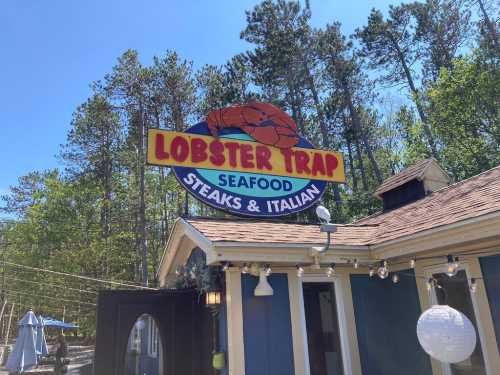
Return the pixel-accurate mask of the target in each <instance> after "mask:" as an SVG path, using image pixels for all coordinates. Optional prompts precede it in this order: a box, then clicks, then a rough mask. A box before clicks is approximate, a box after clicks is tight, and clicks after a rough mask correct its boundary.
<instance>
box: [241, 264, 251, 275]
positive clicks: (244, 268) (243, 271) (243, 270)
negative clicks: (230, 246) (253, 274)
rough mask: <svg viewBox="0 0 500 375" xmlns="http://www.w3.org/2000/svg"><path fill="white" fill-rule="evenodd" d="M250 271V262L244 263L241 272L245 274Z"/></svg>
mask: <svg viewBox="0 0 500 375" xmlns="http://www.w3.org/2000/svg"><path fill="white" fill-rule="evenodd" d="M248 272H250V267H248V264H246V263H245V264H244V265H243V268H242V269H241V273H243V274H245V273H248Z"/></svg>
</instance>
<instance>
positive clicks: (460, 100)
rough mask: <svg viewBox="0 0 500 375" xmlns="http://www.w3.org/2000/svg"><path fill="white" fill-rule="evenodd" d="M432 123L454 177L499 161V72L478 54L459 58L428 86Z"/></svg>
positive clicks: (466, 175)
mask: <svg viewBox="0 0 500 375" xmlns="http://www.w3.org/2000/svg"><path fill="white" fill-rule="evenodd" d="M428 96H429V103H430V108H431V109H432V111H431V117H430V119H431V121H432V123H433V128H434V130H435V132H436V134H437V135H438V136H439V137H440V139H441V142H442V144H443V146H442V154H443V160H445V161H446V166H447V167H448V169H449V170H450V171H451V172H452V173H453V175H454V176H455V178H456V179H462V178H466V177H470V176H472V175H475V174H477V173H479V172H481V171H484V170H487V169H489V168H492V167H494V166H496V165H498V164H499V163H500V117H499V103H500V72H499V69H498V63H497V62H495V61H493V62H491V61H487V60H484V59H483V58H482V56H481V55H479V54H478V53H475V54H473V55H472V56H471V57H467V58H460V59H456V60H455V61H454V62H453V69H452V70H451V71H448V70H444V69H443V70H442V71H441V74H440V77H439V79H438V81H437V82H436V83H435V84H434V85H433V86H431V87H430V88H429V93H428Z"/></svg>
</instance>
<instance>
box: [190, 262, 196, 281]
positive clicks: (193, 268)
mask: <svg viewBox="0 0 500 375" xmlns="http://www.w3.org/2000/svg"><path fill="white" fill-rule="evenodd" d="M189 276H191V279H193V280H194V279H196V264H195V265H193V267H192V268H191V270H190V271H189Z"/></svg>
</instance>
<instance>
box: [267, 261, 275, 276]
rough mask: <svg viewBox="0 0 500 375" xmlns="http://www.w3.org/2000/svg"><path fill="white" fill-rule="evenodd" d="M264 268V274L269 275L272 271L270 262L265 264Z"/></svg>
mask: <svg viewBox="0 0 500 375" xmlns="http://www.w3.org/2000/svg"><path fill="white" fill-rule="evenodd" d="M265 270H266V276H271V273H273V271H272V269H271V265H270V264H267V265H266V267H265Z"/></svg>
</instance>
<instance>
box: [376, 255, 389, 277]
mask: <svg viewBox="0 0 500 375" xmlns="http://www.w3.org/2000/svg"><path fill="white" fill-rule="evenodd" d="M377 274H378V277H380V278H381V279H386V278H387V276H389V268H388V266H387V261H386V260H382V261H380V267H379V268H378V270H377Z"/></svg>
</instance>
